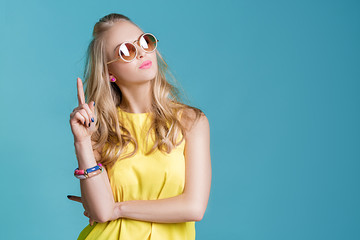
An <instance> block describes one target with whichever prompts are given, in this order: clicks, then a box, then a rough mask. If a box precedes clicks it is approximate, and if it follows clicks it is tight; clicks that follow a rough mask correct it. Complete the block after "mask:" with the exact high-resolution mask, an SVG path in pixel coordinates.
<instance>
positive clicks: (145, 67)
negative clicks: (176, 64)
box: [140, 60, 151, 69]
mask: <svg viewBox="0 0 360 240" xmlns="http://www.w3.org/2000/svg"><path fill="white" fill-rule="evenodd" d="M150 67H151V61H150V60H147V61H145V62H143V63H142V64H141V66H140V68H141V69H147V68H150Z"/></svg>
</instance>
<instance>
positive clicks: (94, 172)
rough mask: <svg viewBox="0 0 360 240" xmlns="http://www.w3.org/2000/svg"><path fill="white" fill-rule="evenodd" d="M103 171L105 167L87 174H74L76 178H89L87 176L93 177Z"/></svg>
mask: <svg viewBox="0 0 360 240" xmlns="http://www.w3.org/2000/svg"><path fill="white" fill-rule="evenodd" d="M102 171H103V168H101V169H98V170H96V171H93V172H90V173H88V174H87V175H76V174H74V176H75V177H76V178H78V179H87V178H91V177H93V176H95V175H98V174H100V173H102Z"/></svg>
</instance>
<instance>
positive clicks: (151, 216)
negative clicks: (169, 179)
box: [109, 116, 211, 223]
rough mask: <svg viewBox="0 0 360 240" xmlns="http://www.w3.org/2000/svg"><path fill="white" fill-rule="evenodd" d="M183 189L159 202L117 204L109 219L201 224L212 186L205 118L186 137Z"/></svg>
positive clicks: (207, 131)
mask: <svg viewBox="0 0 360 240" xmlns="http://www.w3.org/2000/svg"><path fill="white" fill-rule="evenodd" d="M184 152H185V159H186V174H185V179H186V180H185V187H184V191H183V193H182V194H181V195H178V196H175V197H171V198H166V199H158V200H133V201H125V202H117V203H116V207H115V209H114V212H113V216H112V217H111V218H110V219H109V220H110V221H111V220H115V219H118V218H130V219H136V220H142V221H149V222H161V223H177V222H188V221H200V220H201V219H202V218H203V216H204V213H205V210H206V207H207V203H208V198H209V195H210V186H211V161H210V127H209V122H208V120H207V118H206V117H205V116H203V117H202V118H200V120H199V121H198V122H197V123H196V125H194V127H193V128H192V129H191V131H189V133H188V134H187V137H186V146H185V150H184Z"/></svg>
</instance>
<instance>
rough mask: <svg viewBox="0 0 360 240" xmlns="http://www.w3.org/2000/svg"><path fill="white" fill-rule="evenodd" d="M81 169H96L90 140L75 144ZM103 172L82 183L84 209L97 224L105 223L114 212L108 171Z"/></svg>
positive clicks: (81, 181)
mask: <svg viewBox="0 0 360 240" xmlns="http://www.w3.org/2000/svg"><path fill="white" fill-rule="evenodd" d="M74 146H75V152H76V156H77V160H78V166H79V169H88V168H90V167H94V166H95V165H96V164H97V162H96V160H95V157H94V152H93V149H92V146H91V139H90V138H89V139H88V140H86V141H83V142H74ZM103 169H104V170H103V172H102V173H100V174H98V175H95V176H92V177H90V178H87V179H82V180H79V181H80V189H81V199H82V203H83V206H84V209H85V210H86V211H87V212H88V213H89V214H90V216H91V217H92V218H93V219H94V220H95V221H97V222H105V221H106V220H107V219H108V218H109V216H111V215H112V213H113V211H114V206H115V202H114V197H113V195H112V191H111V186H110V182H109V178H108V176H107V172H106V169H105V168H103Z"/></svg>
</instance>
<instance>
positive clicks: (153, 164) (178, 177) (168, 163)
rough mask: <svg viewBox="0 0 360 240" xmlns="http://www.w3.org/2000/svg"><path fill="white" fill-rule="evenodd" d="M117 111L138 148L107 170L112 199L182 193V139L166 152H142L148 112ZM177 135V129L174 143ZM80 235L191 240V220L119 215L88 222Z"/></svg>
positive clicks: (105, 238) (129, 148)
mask: <svg viewBox="0 0 360 240" xmlns="http://www.w3.org/2000/svg"><path fill="white" fill-rule="evenodd" d="M117 111H118V114H119V119H120V121H122V122H123V123H124V126H125V127H126V129H127V130H129V131H130V133H131V136H133V137H134V138H135V139H136V141H137V143H138V151H137V152H136V154H135V155H134V156H132V157H130V158H125V159H121V160H119V161H117V162H116V163H115V164H114V165H113V167H112V168H110V169H108V170H107V172H108V177H109V181H110V185H111V188H112V192H113V195H114V200H115V202H123V201H130V200H155V199H163V198H170V197H174V196H177V195H180V194H182V192H183V190H184V184H185V157H184V147H185V139H184V140H183V142H182V143H181V144H180V145H179V146H177V147H176V148H174V149H173V150H172V151H171V153H170V154H167V153H163V152H161V151H159V150H158V149H156V150H154V151H153V152H152V153H151V154H150V155H148V156H145V153H146V152H147V151H148V150H149V149H151V147H152V146H153V143H154V138H153V133H149V137H148V147H147V148H146V145H145V140H146V134H147V131H148V129H149V127H150V124H151V113H128V112H125V111H123V110H122V109H120V107H118V108H117ZM181 139H182V134H181V131H180V132H179V134H178V139H177V143H178V142H180V140H181ZM105 147H106V145H105ZM125 150H126V151H125V154H128V153H131V152H132V151H133V150H134V146H133V144H131V143H130V144H128V145H127V147H126V149H125ZM82 239H86V240H90V239H97V240H115V239H121V240H167V239H169V240H170V239H171V240H185V239H187V240H193V239H195V222H181V223H156V222H146V221H139V220H133V219H127V218H119V219H117V220H113V221H110V222H106V223H94V224H93V226H90V224H88V225H87V226H86V227H85V228H84V229H83V230H82V231H81V233H80V234H79V237H78V240H82Z"/></svg>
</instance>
